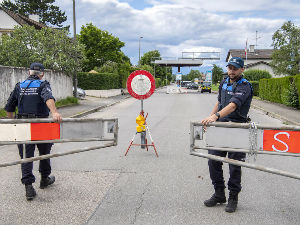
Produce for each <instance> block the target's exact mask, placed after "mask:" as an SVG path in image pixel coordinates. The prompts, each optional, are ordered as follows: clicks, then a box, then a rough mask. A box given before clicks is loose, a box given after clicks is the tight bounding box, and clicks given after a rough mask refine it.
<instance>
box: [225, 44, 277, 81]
mask: <svg viewBox="0 0 300 225" xmlns="http://www.w3.org/2000/svg"><path fill="white" fill-rule="evenodd" d="M272 53H273V49H255V48H254V45H250V49H248V50H247V59H246V54H245V49H229V51H228V53H227V57H226V62H228V61H229V60H230V59H231V58H232V57H241V58H242V59H244V63H245V71H246V70H249V69H259V70H266V71H268V72H269V73H270V74H271V76H272V77H275V76H276V77H278V75H275V73H274V71H273V69H272V67H271V65H270V62H271V61H272Z"/></svg>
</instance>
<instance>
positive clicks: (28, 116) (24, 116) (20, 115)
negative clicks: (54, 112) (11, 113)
mask: <svg viewBox="0 0 300 225" xmlns="http://www.w3.org/2000/svg"><path fill="white" fill-rule="evenodd" d="M28 118H48V116H40V115H35V114H18V115H17V119H28Z"/></svg>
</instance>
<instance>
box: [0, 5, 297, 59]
mask: <svg viewBox="0 0 300 225" xmlns="http://www.w3.org/2000/svg"><path fill="white" fill-rule="evenodd" d="M0 1H1V0H0ZM135 2H137V1H133V0H127V1H125V0H122V2H120V1H119V0H76V19H77V33H79V32H80V27H81V26H82V25H85V24H86V23H90V22H92V23H93V24H94V25H96V26H97V27H98V28H100V29H104V30H107V31H108V32H110V33H112V34H113V35H115V36H117V37H119V38H120V40H121V41H123V42H125V47H124V48H123V50H124V52H125V54H127V55H128V56H129V57H130V58H131V60H132V62H133V63H136V62H137V57H138V39H139V37H140V36H143V37H144V38H143V39H142V42H141V47H142V48H141V52H142V53H145V52H147V51H150V50H154V49H158V50H159V51H160V52H161V54H162V55H164V56H174V57H180V56H181V52H182V51H209V50H211V51H214V50H215V49H218V50H220V51H221V52H223V53H222V55H223V56H224V55H226V51H227V50H228V49H229V48H244V47H245V42H246V39H247V38H248V44H255V43H256V36H255V35H256V31H258V37H260V38H259V39H258V47H260V48H270V45H271V43H272V35H273V33H274V32H275V31H276V30H277V29H279V28H280V27H281V25H282V24H283V23H284V22H285V21H287V20H292V21H293V22H294V23H296V24H299V18H298V17H299V15H298V14H299V11H300V4H299V0H251V1H250V0H247V1H240V0H227V1H222V0H218V1H216V0H210V1H207V0H185V1H183V0H159V1H158V0H157V1H156V0H148V1H147V7H146V8H144V9H140V10H139V9H136V8H135V7H133V5H132V4H134V3H135ZM55 4H56V5H58V6H60V7H61V9H62V10H65V11H66V13H67V15H68V24H69V25H71V30H72V25H73V21H72V1H64V0H57V1H56V2H55ZM223 60H224V59H223Z"/></svg>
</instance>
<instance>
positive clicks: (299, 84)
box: [294, 74, 300, 105]
mask: <svg viewBox="0 0 300 225" xmlns="http://www.w3.org/2000/svg"><path fill="white" fill-rule="evenodd" d="M294 82H295V85H296V88H297V90H298V97H299V105H300V74H298V75H296V76H295V79H294Z"/></svg>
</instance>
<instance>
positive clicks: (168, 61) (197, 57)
mask: <svg viewBox="0 0 300 225" xmlns="http://www.w3.org/2000/svg"><path fill="white" fill-rule="evenodd" d="M204 60H220V52H182V57H180V58H175V57H154V58H152V63H153V64H154V65H159V66H166V67H167V66H171V67H178V72H180V68H181V67H193V66H201V65H202V64H203V61H204Z"/></svg>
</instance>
